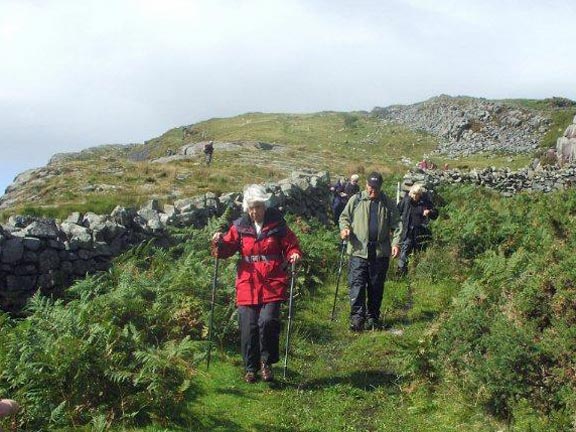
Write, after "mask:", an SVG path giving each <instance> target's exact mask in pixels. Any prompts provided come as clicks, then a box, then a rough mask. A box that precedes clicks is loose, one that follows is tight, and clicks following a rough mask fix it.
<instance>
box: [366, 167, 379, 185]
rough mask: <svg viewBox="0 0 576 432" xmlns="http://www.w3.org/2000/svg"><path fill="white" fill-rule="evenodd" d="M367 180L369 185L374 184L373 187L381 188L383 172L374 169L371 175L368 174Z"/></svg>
mask: <svg viewBox="0 0 576 432" xmlns="http://www.w3.org/2000/svg"><path fill="white" fill-rule="evenodd" d="M366 182H367V183H368V185H370V186H372V187H373V188H378V189H379V188H381V187H382V182H383V180H382V174H380V173H378V172H376V171H374V172H371V173H370V175H369V176H368V179H367V180H366Z"/></svg>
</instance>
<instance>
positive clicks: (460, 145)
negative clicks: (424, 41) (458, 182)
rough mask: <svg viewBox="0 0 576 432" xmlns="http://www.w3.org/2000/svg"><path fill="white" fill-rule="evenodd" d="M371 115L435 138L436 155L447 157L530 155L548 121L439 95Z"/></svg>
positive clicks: (506, 106) (376, 110) (499, 106)
mask: <svg viewBox="0 0 576 432" xmlns="http://www.w3.org/2000/svg"><path fill="white" fill-rule="evenodd" d="M372 113H373V114H375V115H377V116H378V117H380V118H381V119H382V121H384V122H386V123H400V124H403V125H405V126H407V127H409V128H411V129H414V130H421V131H424V132H427V133H430V134H433V135H436V136H438V137H439V139H440V145H439V147H438V152H439V153H443V154H445V155H447V156H448V157H451V158H457V157H460V156H469V155H472V154H476V153H484V152H502V153H512V154H513V153H526V152H530V151H533V150H535V149H536V148H537V147H538V143H539V142H540V140H541V138H542V136H543V135H544V134H545V133H546V132H547V131H548V128H549V126H550V120H549V119H548V118H546V117H544V116H542V115H541V114H538V113H534V112H532V111H530V110H528V109H524V108H519V107H516V106H512V105H509V104H505V103H501V102H495V101H490V100H486V99H478V98H471V97H463V96H460V97H451V96H446V95H442V96H438V97H434V98H431V99H429V100H427V101H425V102H421V103H417V104H413V105H392V106H389V107H386V108H380V107H377V108H374V110H373V111H372Z"/></svg>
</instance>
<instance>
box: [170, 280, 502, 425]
mask: <svg viewBox="0 0 576 432" xmlns="http://www.w3.org/2000/svg"><path fill="white" fill-rule="evenodd" d="M345 288H346V287H341V291H340V293H342V295H340V296H339V297H340V298H339V300H338V310H337V312H338V313H337V319H336V320H335V321H334V322H332V321H330V319H329V317H330V311H331V307H332V301H333V292H334V284H333V283H330V284H327V285H325V286H323V287H322V288H321V289H320V290H319V291H317V292H316V293H314V294H312V295H311V297H310V298H302V299H300V301H299V302H298V303H297V305H296V310H297V312H296V315H295V330H294V334H293V339H292V346H291V352H290V356H289V362H288V376H287V379H286V380H284V379H282V377H281V372H282V364H281V363H280V364H279V365H278V366H277V367H276V374H277V377H278V379H277V382H276V383H273V384H267V383H263V382H258V383H257V384H255V385H250V384H246V383H244V382H243V381H242V366H241V364H240V356H239V355H238V354H234V353H221V354H220V355H219V356H217V357H216V361H215V362H213V364H212V366H211V368H210V370H209V371H201V372H200V373H199V376H198V378H199V382H200V388H201V396H200V397H199V398H198V399H197V400H196V401H195V402H193V404H192V406H191V416H192V417H193V418H196V419H197V422H195V423H192V424H190V425H189V427H190V428H191V430H211V431H260V430H269V431H294V430H297V431H331V430H339V431H340V430H341V431H398V430H402V431H451V430H453V431H459V430H474V431H496V430H499V429H500V428H501V425H500V424H499V423H498V422H496V421H494V420H493V419H491V418H490V417H488V416H486V415H485V414H484V413H483V412H482V409H481V408H480V407H477V406H473V405H471V404H470V401H468V400H466V398H464V397H463V395H461V394H459V393H458V392H457V391H455V390H454V389H453V388H452V387H451V386H437V387H434V386H431V385H430V384H429V383H425V382H421V381H420V380H418V379H414V374H413V373H412V372H413V369H414V367H415V366H414V364H413V363H414V359H415V358H416V357H417V351H418V349H419V346H420V343H421V342H420V338H421V337H422V334H423V332H424V331H425V329H426V328H427V327H428V326H430V325H431V323H432V322H433V320H434V319H435V318H436V317H437V316H438V314H439V313H440V312H441V310H442V309H443V307H444V306H443V305H442V304H441V302H439V301H438V298H445V296H441V295H440V296H438V295H437V294H438V291H442V290H443V288H442V287H440V286H434V287H429V286H425V285H423V284H415V296H414V307H413V308H412V309H411V310H410V311H409V312H406V311H405V310H404V309H403V306H404V304H405V301H406V299H407V298H406V295H407V288H406V283H405V282H387V284H386V291H387V294H386V299H385V302H384V311H385V313H386V320H387V322H388V323H389V324H392V325H393V328H394V329H396V330H403V331H404V333H403V335H401V336H399V335H395V334H393V333H391V332H387V331H369V332H365V333H362V334H360V335H358V334H352V333H350V332H349V331H348V329H347V313H348V306H347V298H346V289H345ZM282 343H283V341H282ZM175 430H177V429H175Z"/></svg>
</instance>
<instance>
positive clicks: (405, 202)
mask: <svg viewBox="0 0 576 432" xmlns="http://www.w3.org/2000/svg"><path fill="white" fill-rule="evenodd" d="M398 211H399V212H400V215H401V216H402V237H401V238H402V247H401V249H400V259H399V260H398V268H397V275H398V276H399V277H402V276H405V275H406V274H407V273H408V255H410V253H411V252H412V251H414V250H417V251H418V250H423V249H424V248H425V247H426V245H427V242H428V241H429V240H430V237H431V235H432V233H431V231H430V228H429V227H428V223H429V222H430V220H433V219H436V218H437V217H438V210H436V208H434V205H433V204H432V200H431V199H430V198H429V197H428V195H427V193H426V189H425V188H424V186H422V185H421V184H419V183H416V184H414V185H412V186H411V187H410V190H409V192H408V194H407V195H405V196H404V198H402V201H400V202H399V203H398Z"/></svg>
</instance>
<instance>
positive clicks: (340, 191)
mask: <svg viewBox="0 0 576 432" xmlns="http://www.w3.org/2000/svg"><path fill="white" fill-rule="evenodd" d="M359 179H360V177H359V176H358V174H352V175H351V176H350V181H347V182H344V181H343V179H340V180H338V182H337V183H336V184H335V185H334V186H332V187H331V188H330V191H331V192H332V193H333V197H332V213H333V215H334V223H335V224H336V225H338V219H339V218H340V214H341V213H342V210H344V207H345V206H346V203H347V202H348V200H349V199H350V197H351V196H353V195H355V194H357V193H358V192H360V186H359V185H358V180H359Z"/></svg>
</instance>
